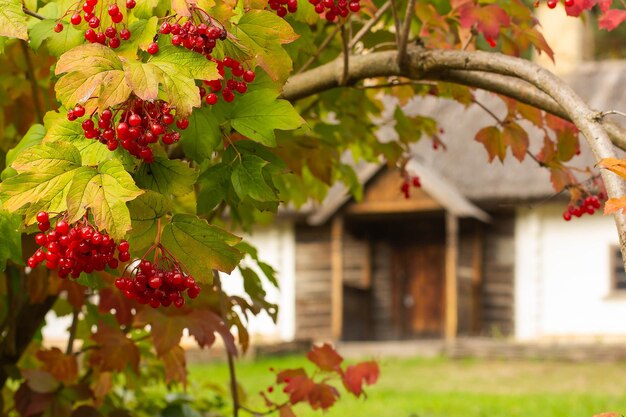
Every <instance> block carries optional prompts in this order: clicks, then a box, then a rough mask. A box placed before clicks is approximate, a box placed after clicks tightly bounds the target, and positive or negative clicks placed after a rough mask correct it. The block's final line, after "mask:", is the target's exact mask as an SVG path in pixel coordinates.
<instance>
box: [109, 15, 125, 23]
mask: <svg viewBox="0 0 626 417" xmlns="http://www.w3.org/2000/svg"><path fill="white" fill-rule="evenodd" d="M111 20H112V21H113V23H120V22H121V21H122V20H124V15H123V14H122V13H118V14H115V15H113V16H111Z"/></svg>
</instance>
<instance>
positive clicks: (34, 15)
mask: <svg viewBox="0 0 626 417" xmlns="http://www.w3.org/2000/svg"><path fill="white" fill-rule="evenodd" d="M22 11H23V12H24V14H26V15H28V16H32V17H34V18H36V19H39V20H46V18H45V17H43V16H42V15H40V14H39V13H35V12H33V11H32V10H29V9H27V8H26V6H22Z"/></svg>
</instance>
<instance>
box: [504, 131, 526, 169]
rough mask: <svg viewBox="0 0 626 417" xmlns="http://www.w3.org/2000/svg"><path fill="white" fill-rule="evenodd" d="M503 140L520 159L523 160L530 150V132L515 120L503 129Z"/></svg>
mask: <svg viewBox="0 0 626 417" xmlns="http://www.w3.org/2000/svg"><path fill="white" fill-rule="evenodd" d="M502 142H503V144H504V146H510V147H511V152H513V156H514V157H515V158H517V160H518V161H520V162H521V161H523V160H524V157H526V151H527V150H528V142H529V140H528V133H526V131H525V130H524V128H523V127H521V126H520V125H518V124H517V123H515V122H511V123H508V124H506V125H505V126H504V128H503V129H502Z"/></svg>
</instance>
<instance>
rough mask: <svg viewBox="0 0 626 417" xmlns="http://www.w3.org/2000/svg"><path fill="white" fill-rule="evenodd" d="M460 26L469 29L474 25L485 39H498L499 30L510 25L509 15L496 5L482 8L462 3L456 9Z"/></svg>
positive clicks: (471, 3)
mask: <svg viewBox="0 0 626 417" xmlns="http://www.w3.org/2000/svg"><path fill="white" fill-rule="evenodd" d="M458 12H459V21H460V23H461V26H462V27H464V28H466V29H469V28H471V27H472V26H474V25H476V30H477V31H478V32H479V33H482V34H483V35H484V36H485V39H498V36H500V28H501V27H502V26H504V27H507V26H509V25H510V24H511V19H510V18H509V15H508V14H507V13H506V12H505V11H504V9H502V8H501V7H500V6H498V5H496V4H490V5H487V6H484V7H480V6H478V5H475V4H474V3H473V2H464V3H462V5H461V6H460V7H459V9H458Z"/></svg>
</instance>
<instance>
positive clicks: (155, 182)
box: [135, 157, 196, 196]
mask: <svg viewBox="0 0 626 417" xmlns="http://www.w3.org/2000/svg"><path fill="white" fill-rule="evenodd" d="M135 179H136V180H137V184H138V185H139V186H140V187H142V188H146V189H148V190H152V191H156V192H158V193H161V194H164V195H175V196H181V195H185V194H187V193H189V192H191V191H193V185H194V183H195V182H196V172H195V171H194V169H193V168H191V167H189V165H188V164H187V163H186V162H183V161H178V160H176V161H174V160H171V159H167V158H165V157H156V158H155V159H154V162H152V163H151V164H142V165H141V166H140V167H139V169H138V170H137V173H136V174H135Z"/></svg>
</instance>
